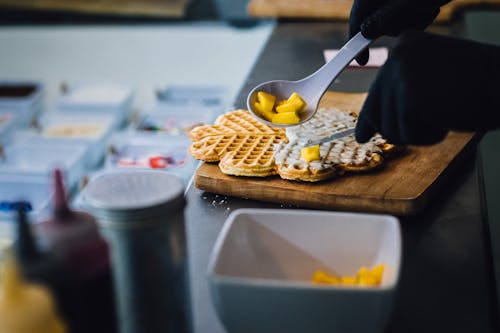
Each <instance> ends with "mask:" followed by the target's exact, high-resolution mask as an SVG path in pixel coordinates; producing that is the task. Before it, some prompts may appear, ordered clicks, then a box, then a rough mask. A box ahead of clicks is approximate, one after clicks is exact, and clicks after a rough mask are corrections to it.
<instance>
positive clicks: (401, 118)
mask: <svg viewBox="0 0 500 333" xmlns="http://www.w3.org/2000/svg"><path fill="white" fill-rule="evenodd" d="M499 91H500V47H499V46H493V45H488V44H481V43H476V42H471V41H465V40H461V39H456V38H450V37H444V36H438V35H432V34H429V33H424V32H419V31H409V32H406V33H404V34H403V35H402V36H401V38H400V40H399V43H398V44H397V45H396V47H395V48H394V50H393V52H392V54H391V56H390V57H389V59H388V60H387V62H386V63H385V65H384V66H383V67H382V68H381V69H380V71H379V73H378V75H377V77H376V79H375V82H374V83H373V84H372V86H371V88H370V91H369V94H368V97H367V99H366V101H365V103H364V105H363V108H362V110H361V113H360V115H359V119H358V124H357V126H356V140H358V141H359V142H366V141H367V140H369V139H370V137H371V136H372V135H373V134H375V133H377V132H378V133H380V134H382V136H383V137H384V138H386V139H387V140H389V141H390V142H391V143H395V144H433V143H436V142H439V141H441V140H442V139H444V137H445V136H446V134H447V132H448V130H458V131H474V130H487V129H492V128H498V127H500V96H499Z"/></svg>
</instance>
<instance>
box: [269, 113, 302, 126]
mask: <svg viewBox="0 0 500 333" xmlns="http://www.w3.org/2000/svg"><path fill="white" fill-rule="evenodd" d="M271 121H272V122H273V123H275V124H283V125H295V124H298V123H299V122H300V118H299V116H298V115H297V113H296V112H283V113H276V114H273V115H272V118H271Z"/></svg>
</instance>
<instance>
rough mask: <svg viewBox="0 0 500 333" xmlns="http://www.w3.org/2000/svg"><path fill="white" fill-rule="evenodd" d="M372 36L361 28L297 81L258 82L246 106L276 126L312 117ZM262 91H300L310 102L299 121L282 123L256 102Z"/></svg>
mask: <svg viewBox="0 0 500 333" xmlns="http://www.w3.org/2000/svg"><path fill="white" fill-rule="evenodd" d="M371 42H372V40H371V39H367V38H365V37H364V36H363V35H362V34H361V32H358V33H357V34H356V35H355V36H354V37H353V38H351V39H350V40H349V41H348V42H347V43H346V44H345V45H344V46H343V47H342V48H341V49H340V50H339V52H338V53H337V55H336V56H335V57H334V58H333V59H332V60H330V61H329V62H327V63H326V64H325V65H323V66H322V67H321V68H320V69H318V70H317V71H316V72H314V73H313V74H311V75H309V76H308V77H306V78H303V79H301V80H298V81H286V80H275V81H268V82H264V83H261V84H259V85H257V86H256V87H255V88H253V89H252V90H251V91H250V93H249V94H248V97H247V108H248V110H249V111H250V112H251V113H252V114H253V116H254V117H256V118H257V119H258V120H259V121H261V122H263V123H265V124H267V125H271V126H275V127H291V126H297V125H300V124H303V123H304V122H306V121H308V120H309V119H311V118H312V117H313V116H314V114H315V113H316V111H317V109H318V105H319V101H320V100H321V97H323V95H324V94H325V92H326V90H327V89H328V87H329V86H330V84H331V83H332V82H333V80H335V78H337V76H338V75H339V74H340V73H341V72H342V71H343V70H344V68H345V67H347V65H349V64H350V63H351V61H352V60H353V59H354V58H355V57H356V56H357V55H358V54H359V53H360V52H361V51H363V50H364V49H365V48H366V47H368V45H370V43H371ZM259 91H263V92H266V93H268V94H271V95H274V96H275V97H276V100H277V101H280V100H286V99H288V98H289V97H290V95H292V93H294V92H296V93H298V94H299V95H300V96H301V97H302V99H303V100H304V101H305V102H306V103H307V105H306V107H305V109H304V110H302V111H301V112H300V113H299V115H298V116H299V119H300V121H299V123H298V124H279V123H273V122H270V121H268V120H266V119H264V118H263V117H262V116H261V114H260V112H259V111H258V110H255V108H254V105H255V102H256V101H257V93H258V92H259Z"/></svg>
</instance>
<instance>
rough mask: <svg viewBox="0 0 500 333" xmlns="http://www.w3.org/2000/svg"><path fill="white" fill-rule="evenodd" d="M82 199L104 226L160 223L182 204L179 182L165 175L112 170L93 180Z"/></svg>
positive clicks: (182, 187) (181, 184) (155, 172)
mask: <svg viewBox="0 0 500 333" xmlns="http://www.w3.org/2000/svg"><path fill="white" fill-rule="evenodd" d="M83 198H84V200H85V202H86V203H87V204H88V205H89V207H90V208H91V210H92V211H93V213H94V215H95V216H96V217H97V220H98V224H100V225H101V226H104V227H124V228H129V227H132V228H133V227H142V226H145V224H152V223H153V224H154V223H156V222H158V223H162V222H164V221H165V219H160V218H161V217H166V218H167V219H168V214H169V213H174V212H177V211H179V210H182V209H183V208H184V205H185V200H184V185H183V183H182V180H181V179H180V178H179V177H177V176H175V175H173V174H170V173H167V172H158V171H150V170H137V171H111V172H107V173H104V174H101V175H99V176H97V177H96V178H94V179H92V180H91V181H90V182H89V184H88V185H87V186H86V187H85V190H84V194H83Z"/></svg>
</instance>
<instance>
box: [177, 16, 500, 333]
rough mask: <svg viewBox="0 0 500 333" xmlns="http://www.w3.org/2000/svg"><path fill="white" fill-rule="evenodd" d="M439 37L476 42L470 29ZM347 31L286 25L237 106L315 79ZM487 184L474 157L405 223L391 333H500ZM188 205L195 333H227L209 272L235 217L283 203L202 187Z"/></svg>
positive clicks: (357, 81) (350, 84)
mask: <svg viewBox="0 0 500 333" xmlns="http://www.w3.org/2000/svg"><path fill="white" fill-rule="evenodd" d="M432 30H434V31H435V32H438V33H444V34H453V35H460V36H467V37H470V34H467V31H468V30H467V26H466V24H464V23H463V21H460V22H458V23H457V24H454V25H451V26H445V27H443V26H441V27H437V28H433V29H432ZM346 31H347V25H346V24H342V23H328V22H279V23H278V24H277V26H276V28H275V30H274V32H273V33H272V35H271V37H270V40H269V41H268V43H267V44H266V46H265V47H264V49H263V51H262V53H261V55H260V57H259V59H258V60H257V62H256V64H255V66H254V68H253V70H252V71H251V73H250V75H249V76H248V78H247V80H246V82H245V84H244V86H243V87H242V89H241V91H240V95H239V97H238V98H237V100H236V102H235V104H234V105H235V107H244V105H245V102H244V101H245V100H246V95H247V93H248V91H249V90H250V89H251V88H252V87H253V86H255V85H256V84H257V83H260V82H263V81H267V80H271V79H298V78H302V77H304V76H306V75H307V74H309V73H311V72H313V71H315V70H316V69H317V68H319V67H320V66H321V65H322V64H323V63H324V60H323V54H322V51H323V49H326V48H339V47H340V46H341V45H342V44H343V42H345V40H346V37H347V32H346ZM497 31H498V30H497ZM394 42H395V40H394V39H391V38H382V39H380V40H377V41H376V42H375V43H374V45H373V46H381V45H387V46H389V47H390V46H392V45H394ZM375 75H376V70H375V69H351V70H348V71H346V72H344V73H343V74H342V75H341V76H340V77H339V79H338V80H337V81H336V82H335V83H334V84H333V89H335V90H338V91H366V90H367V89H368V87H369V85H370V83H371V82H372V80H373V78H374V77H375ZM478 174H480V175H481V176H478ZM482 179H483V178H482V173H478V166H477V163H476V155H475V152H472V153H471V154H470V156H469V158H468V159H467V160H466V161H464V162H463V163H462V165H460V167H459V168H458V169H457V170H456V172H455V173H454V174H453V175H452V178H450V179H448V182H447V186H445V188H443V189H442V190H441V191H440V192H439V193H438V194H437V195H436V197H435V200H434V201H433V202H431V203H430V205H428V207H426V209H425V210H424V211H423V213H421V214H419V215H417V216H412V217H402V218H400V221H401V226H402V232H403V266H402V271H401V276H400V286H399V290H398V296H397V299H396V302H395V307H394V312H393V316H392V318H391V320H390V323H389V326H388V328H387V332H405V333H406V332H439V333H442V332H455V333H456V332H498V331H499V327H498V312H497V305H496V304H497V299H496V288H495V284H494V274H493V263H492V256H491V246H490V238H489V233H488V231H489V227H488V223H487V221H486V220H485V219H484V216H485V215H484V214H483V213H484V210H482V209H481V204H482V201H481V193H482V187H481V186H480V185H481V181H482ZM187 200H188V207H187V210H186V221H187V232H188V247H189V248H188V250H189V256H190V263H189V269H190V283H191V293H192V314H193V318H192V321H193V326H194V327H193V328H194V330H193V331H194V332H196V333H218V332H226V331H225V330H224V328H223V327H222V325H221V323H220V322H219V320H218V318H217V316H216V314H215V312H214V309H213V305H212V302H211V300H210V295H209V293H208V283H207V279H206V268H207V263H208V258H209V256H210V252H211V250H212V246H213V244H214V242H215V239H216V237H217V235H218V232H219V230H220V228H221V227H222V225H223V223H224V221H225V219H226V218H227V216H228V214H229V213H230V212H231V211H233V210H234V209H237V208H243V207H245V208H249V207H259V208H269V207H273V208H280V205H275V204H270V203H263V202H257V201H251V200H244V199H240V198H233V197H226V196H223V195H216V194H211V193H206V192H203V191H200V190H198V189H196V188H194V187H193V186H191V187H190V188H189V189H188V191H187Z"/></svg>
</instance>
